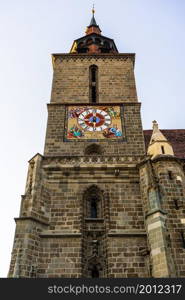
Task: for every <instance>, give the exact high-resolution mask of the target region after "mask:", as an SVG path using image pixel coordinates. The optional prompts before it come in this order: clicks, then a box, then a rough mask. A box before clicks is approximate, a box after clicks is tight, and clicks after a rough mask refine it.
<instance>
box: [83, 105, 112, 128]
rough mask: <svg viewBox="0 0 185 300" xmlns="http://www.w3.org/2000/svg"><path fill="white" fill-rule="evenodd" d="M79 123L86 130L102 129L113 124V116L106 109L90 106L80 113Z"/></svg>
mask: <svg viewBox="0 0 185 300" xmlns="http://www.w3.org/2000/svg"><path fill="white" fill-rule="evenodd" d="M78 124H79V125H80V126H81V127H82V128H83V129H84V130H85V131H90V132H93V131H94V132H95V131H102V130H105V129H106V128H108V127H109V125H110V124H111V117H110V115H109V114H108V113H107V112H106V111H104V110H101V109H97V108H90V109H88V110H86V111H84V112H82V113H81V114H80V115H79V117H78Z"/></svg>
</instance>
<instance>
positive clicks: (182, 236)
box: [181, 231, 185, 249]
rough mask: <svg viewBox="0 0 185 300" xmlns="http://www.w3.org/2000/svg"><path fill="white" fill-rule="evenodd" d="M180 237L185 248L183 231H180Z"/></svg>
mask: <svg viewBox="0 0 185 300" xmlns="http://www.w3.org/2000/svg"><path fill="white" fill-rule="evenodd" d="M181 238H182V246H183V248H184V249H185V237H184V232H183V231H181Z"/></svg>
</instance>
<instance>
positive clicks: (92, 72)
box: [89, 65, 98, 103]
mask: <svg viewBox="0 0 185 300" xmlns="http://www.w3.org/2000/svg"><path fill="white" fill-rule="evenodd" d="M89 98H90V102H91V103H97V102H98V67H97V66H96V65H92V66H90V67H89Z"/></svg>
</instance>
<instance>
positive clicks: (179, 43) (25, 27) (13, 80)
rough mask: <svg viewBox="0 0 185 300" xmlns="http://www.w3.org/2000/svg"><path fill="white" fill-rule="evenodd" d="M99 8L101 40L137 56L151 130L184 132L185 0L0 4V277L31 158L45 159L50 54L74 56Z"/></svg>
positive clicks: (40, 0)
mask: <svg viewBox="0 0 185 300" xmlns="http://www.w3.org/2000/svg"><path fill="white" fill-rule="evenodd" d="M93 3H94V4H95V11H96V13H95V18H96V21H97V23H98V25H99V26H100V28H101V30H102V34H103V35H105V36H107V37H110V38H113V39H114V41H115V43H116V45H117V48H118V50H119V52H121V53H136V64H135V77H136V86H137V93H138V99H139V101H140V102H142V108H141V113H142V122H143V128H144V129H151V126H152V121H153V120H154V119H155V120H157V121H158V123H159V127H160V128H161V129H178V128H179V129H184V128H185V118H184V111H185V104H184V102H185V57H184V53H185V34H184V32H185V17H184V15H185V13H184V12H185V1H184V0H114V1H110V0H94V1H93V0H92V1H91V0H32V1H25V0H16V1H14V0H6V1H5V0H0V20H1V22H0V23H1V26H0V41H1V46H0V136H1V143H0V145H1V147H0V166H1V172H0V182H1V201H0V277H6V276H7V273H8V268H9V263H10V258H11V251H12V246H13V239H14V232H15V222H14V218H15V217H18V215H19V209H20V201H21V195H23V194H24V188H25V183H26V176H27V167H28V163H27V162H28V160H29V159H30V158H32V157H33V156H34V155H35V154H36V153H38V152H39V153H41V154H42V153H43V149H44V139H45V132H46V123H47V106H46V104H47V103H49V102H50V95H51V84H52V63H51V53H68V52H69V51H70V48H71V45H72V42H73V41H74V40H75V39H77V38H79V37H81V36H83V35H84V34H85V33H84V32H85V29H86V26H88V25H89V23H90V19H91V9H92V5H93Z"/></svg>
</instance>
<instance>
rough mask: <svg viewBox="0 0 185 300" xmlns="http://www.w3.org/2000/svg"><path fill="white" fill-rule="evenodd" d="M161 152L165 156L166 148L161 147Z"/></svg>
mask: <svg viewBox="0 0 185 300" xmlns="http://www.w3.org/2000/svg"><path fill="white" fill-rule="evenodd" d="M161 151H162V154H165V151H164V146H161Z"/></svg>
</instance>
